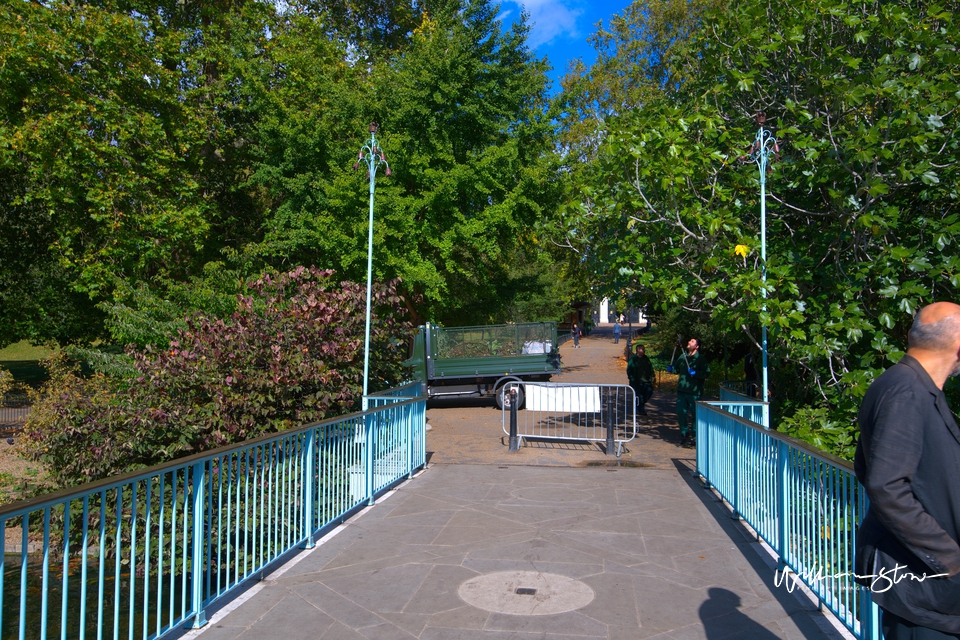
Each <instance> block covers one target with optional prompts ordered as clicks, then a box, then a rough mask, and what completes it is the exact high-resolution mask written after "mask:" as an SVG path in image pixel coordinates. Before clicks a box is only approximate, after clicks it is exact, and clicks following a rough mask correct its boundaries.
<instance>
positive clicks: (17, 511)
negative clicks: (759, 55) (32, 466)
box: [0, 392, 420, 519]
mask: <svg viewBox="0 0 960 640" xmlns="http://www.w3.org/2000/svg"><path fill="white" fill-rule="evenodd" d="M381 393H382V392H381ZM419 400H420V398H417V397H413V398H410V399H407V400H402V401H400V402H395V403H393V404H389V405H384V406H380V407H371V408H370V409H368V410H367V412H366V414H371V413H378V412H382V411H388V410H391V409H395V408H397V407H401V406H405V405H408V404H412V403H414V402H418V401H419ZM364 415H365V414H364V412H362V411H355V412H352V413H348V414H345V415H342V416H337V417H335V418H327V419H326V420H321V421H319V422H311V423H309V424H305V425H301V426H299V427H293V428H291V429H286V430H284V431H275V432H273V433H265V434H264V435H262V436H257V437H256V438H251V439H249V440H244V441H242V442H235V443H233V444H228V445H224V446H222V447H217V448H216V449H208V450H206V451H202V452H200V453H194V454H191V455H189V456H185V457H183V458H177V459H175V460H170V461H168V462H163V463H161V464H157V465H153V466H151V467H146V468H144V469H138V470H136V471H128V472H126V473H123V474H120V475H115V476H110V477H109V478H102V479H100V480H94V481H92V482H87V483H84V484H81V485H77V486H76V487H69V488H67V489H61V490H59V491H56V492H53V493H46V494H43V495H42V496H37V497H35V498H28V499H27V500H18V501H16V502H10V503H7V504H5V505H2V506H0V519H2V518H6V519H9V518H15V517H17V516H20V515H23V514H24V513H26V512H31V511H36V510H38V509H44V508H46V507H48V506H53V505H55V504H57V503H60V502H63V501H64V500H69V499H72V498H79V497H83V495H84V494H93V493H97V492H100V491H105V490H106V491H109V490H110V489H115V488H117V487H118V486H121V485H126V484H130V483H131V482H137V481H139V480H145V479H147V478H149V477H152V476H155V475H157V474H159V473H162V472H165V471H169V470H172V469H179V468H182V467H189V466H191V465H193V464H197V463H199V462H206V461H207V460H209V459H213V458H218V457H223V456H224V455H227V454H229V453H231V452H233V451H237V450H240V449H246V448H248V447H251V446H256V445H258V444H260V443H263V442H267V441H270V440H273V439H275V438H285V437H289V436H291V435H296V434H297V433H303V432H306V431H310V430H312V429H316V428H318V427H324V426H326V425H328V424H333V423H337V422H347V421H349V420H351V419H356V420H362V419H363V417H364Z"/></svg>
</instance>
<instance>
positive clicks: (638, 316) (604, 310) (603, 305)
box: [598, 298, 647, 324]
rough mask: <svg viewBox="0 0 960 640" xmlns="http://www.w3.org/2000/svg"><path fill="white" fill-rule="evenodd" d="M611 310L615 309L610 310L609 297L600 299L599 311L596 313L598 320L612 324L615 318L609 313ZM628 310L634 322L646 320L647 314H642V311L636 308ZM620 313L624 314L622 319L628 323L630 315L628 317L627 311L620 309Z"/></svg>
mask: <svg viewBox="0 0 960 640" xmlns="http://www.w3.org/2000/svg"><path fill="white" fill-rule="evenodd" d="M612 311H616V310H611V309H610V300H609V298H604V299H603V300H601V301H600V312H599V314H598V316H599V318H600V322H601V323H609V324H613V323H614V322H616V320H617V318H616V317H614V316H612V315H611V313H612ZM630 312H631V313H632V315H633V322H634V323H640V322H646V321H647V316H645V315H643V311H641V310H638V309H631V310H630ZM620 313H622V314H624V315H623V320H624V322H627V323H629V322H630V317H628V315H627V312H626V311H621V312H620Z"/></svg>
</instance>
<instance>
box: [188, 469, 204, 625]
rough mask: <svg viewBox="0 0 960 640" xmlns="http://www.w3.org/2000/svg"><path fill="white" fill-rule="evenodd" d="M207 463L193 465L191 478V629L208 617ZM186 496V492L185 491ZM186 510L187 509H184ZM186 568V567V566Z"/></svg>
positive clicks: (202, 623) (201, 623)
mask: <svg viewBox="0 0 960 640" xmlns="http://www.w3.org/2000/svg"><path fill="white" fill-rule="evenodd" d="M205 471H206V463H204V462H198V463H196V464H194V465H193V468H192V470H191V480H192V485H193V487H192V488H193V514H192V515H193V518H192V520H193V529H192V531H191V534H192V536H191V543H190V547H191V551H192V558H191V563H190V574H191V575H190V586H191V587H193V589H192V593H191V601H190V611H191V613H192V614H193V622H192V623H191V624H190V625H189V628H191V629H199V628H200V627H202V626H204V625H206V624H207V618H206V615H205V614H204V609H203V566H204V563H203V538H204V535H203V533H204V531H203V529H204V527H203V524H204V520H205V517H204V515H205V514H204V508H203V507H204V504H205V503H206V500H205V493H206V475H205ZM184 498H186V492H184ZM184 512H186V509H184ZM184 538H186V529H184ZM184 569H186V568H184ZM184 582H186V570H185V571H184Z"/></svg>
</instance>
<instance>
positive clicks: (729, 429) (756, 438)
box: [697, 402, 880, 640]
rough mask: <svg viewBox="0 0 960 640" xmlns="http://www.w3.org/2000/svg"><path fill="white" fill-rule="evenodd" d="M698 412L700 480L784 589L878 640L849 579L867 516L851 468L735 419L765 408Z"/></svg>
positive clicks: (874, 621) (719, 405) (702, 408)
mask: <svg viewBox="0 0 960 640" xmlns="http://www.w3.org/2000/svg"><path fill="white" fill-rule="evenodd" d="M738 404H739V405H741V406H737V405H738ZM697 405H698V406H697V472H698V474H699V475H700V476H702V477H703V479H704V480H705V481H706V486H707V487H712V488H713V489H714V490H716V491H717V493H719V494H720V496H722V497H723V499H724V500H726V501H727V502H728V503H729V504H730V505H731V506H732V507H733V509H734V515H735V517H738V518H742V519H743V520H745V521H746V522H747V523H748V524H749V525H750V526H751V527H753V529H754V530H755V531H756V532H757V535H758V536H759V537H760V538H763V540H764V541H766V543H767V544H768V545H770V547H771V548H773V550H774V552H776V554H777V556H778V557H779V566H780V569H779V574H778V577H777V579H778V580H780V581H781V583H780V584H781V586H786V587H791V586H795V584H794V583H795V581H799V582H802V583H803V584H805V585H806V586H807V587H808V588H809V589H810V590H811V591H812V592H813V593H814V594H816V596H817V598H819V600H820V603H821V605H825V606H826V607H828V608H829V609H830V611H832V612H833V613H834V615H836V616H837V618H838V619H839V620H840V621H841V622H842V623H843V624H844V625H845V626H846V627H847V629H849V630H850V631H851V632H852V633H853V634H854V635H855V636H856V637H858V638H863V639H869V640H879V638H880V629H879V623H878V621H879V615H878V611H879V610H878V608H877V606H876V605H875V604H873V602H872V600H871V598H870V591H869V589H867V588H865V587H861V586H860V585H857V584H856V583H855V582H854V576H853V555H854V549H855V548H856V535H857V527H858V526H859V523H860V521H861V519H862V518H863V515H864V514H865V513H866V509H867V498H866V494H865V492H864V491H863V488H862V487H861V486H860V485H859V484H858V483H857V479H856V476H855V475H854V472H853V465H852V464H850V463H849V462H847V461H845V460H841V459H839V458H836V457H834V456H832V455H830V454H828V453H825V452H823V451H818V450H817V449H814V448H812V447H811V446H810V445H808V444H806V443H804V442H802V441H800V440H796V439H794V438H790V437H788V436H784V435H782V434H779V433H777V432H775V431H770V430H768V429H765V428H764V427H763V426H762V425H760V424H758V423H756V422H754V421H752V420H749V419H747V418H744V417H741V415H737V414H743V415H747V414H753V415H758V414H760V411H761V408H762V403H759V402H747V403H734V402H698V403H697Z"/></svg>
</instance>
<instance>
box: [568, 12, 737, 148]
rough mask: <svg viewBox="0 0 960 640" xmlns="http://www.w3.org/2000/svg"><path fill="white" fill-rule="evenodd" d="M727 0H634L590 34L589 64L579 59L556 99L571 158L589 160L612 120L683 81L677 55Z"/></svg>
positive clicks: (682, 68)
mask: <svg viewBox="0 0 960 640" xmlns="http://www.w3.org/2000/svg"><path fill="white" fill-rule="evenodd" d="M720 4H722V2H721V0H652V1H647V2H633V3H631V4H630V5H628V6H627V8H626V9H624V10H623V12H622V13H620V14H617V15H614V16H613V18H612V19H611V20H610V23H609V24H608V25H606V26H604V25H603V24H602V23H601V24H599V25H598V29H597V31H596V32H595V33H594V34H592V35H591V36H590V37H589V38H588V40H589V42H590V44H591V45H593V48H594V49H596V51H597V59H596V61H595V62H594V64H593V65H592V66H590V67H589V68H588V67H587V66H586V65H585V64H584V63H583V61H581V60H575V61H574V62H573V63H572V64H571V66H570V68H569V69H568V70H567V73H566V75H564V77H563V79H562V80H561V86H562V89H563V90H562V91H561V93H560V94H559V95H558V97H557V99H556V100H555V104H554V105H553V109H554V111H555V112H556V113H557V115H558V119H559V121H560V125H561V135H560V142H561V145H562V148H563V149H564V151H565V152H566V153H567V155H568V158H569V161H570V162H571V163H577V162H581V161H584V160H587V159H589V158H591V157H593V155H594V154H595V153H596V151H597V148H598V146H599V145H600V144H601V142H602V141H603V137H604V133H605V132H606V130H607V123H608V121H609V120H610V119H611V118H615V117H616V116H617V115H620V114H626V113H629V112H630V111H632V110H634V109H642V108H643V107H644V105H646V104H647V103H648V102H649V101H650V100H655V99H657V98H658V97H660V96H661V95H663V93H664V92H665V91H670V90H671V89H672V88H675V87H676V86H677V85H679V84H681V83H682V82H683V81H684V79H685V77H686V71H687V69H686V68H685V67H684V66H683V65H677V64H674V55H675V52H676V51H677V50H678V48H681V47H682V46H683V45H684V44H685V43H686V42H687V40H688V39H689V38H690V37H691V36H692V34H693V33H695V32H696V29H697V28H698V26H699V24H700V21H701V19H702V17H703V15H704V13H706V12H707V11H709V10H710V9H712V8H715V7H717V6H718V5H720Z"/></svg>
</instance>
